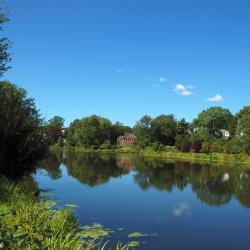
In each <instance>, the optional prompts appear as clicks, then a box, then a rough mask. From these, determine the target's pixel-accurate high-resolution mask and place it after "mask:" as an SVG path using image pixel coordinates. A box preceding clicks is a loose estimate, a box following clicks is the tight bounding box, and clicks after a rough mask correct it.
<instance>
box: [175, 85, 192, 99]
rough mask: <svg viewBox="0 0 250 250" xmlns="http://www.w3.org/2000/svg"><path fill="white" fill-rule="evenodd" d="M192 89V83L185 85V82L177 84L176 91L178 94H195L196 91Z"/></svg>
mask: <svg viewBox="0 0 250 250" xmlns="http://www.w3.org/2000/svg"><path fill="white" fill-rule="evenodd" d="M190 89H193V86H192V85H184V84H180V83H178V84H176V85H175V88H174V91H175V92H176V93H177V94H178V95H182V96H190V95H193V94H194V92H193V91H191V90H190Z"/></svg>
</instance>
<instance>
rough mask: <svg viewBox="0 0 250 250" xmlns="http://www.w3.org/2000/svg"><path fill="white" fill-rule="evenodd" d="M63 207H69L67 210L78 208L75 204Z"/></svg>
mask: <svg viewBox="0 0 250 250" xmlns="http://www.w3.org/2000/svg"><path fill="white" fill-rule="evenodd" d="M65 206H66V207H69V208H77V207H79V206H77V205H75V204H66V205H65Z"/></svg>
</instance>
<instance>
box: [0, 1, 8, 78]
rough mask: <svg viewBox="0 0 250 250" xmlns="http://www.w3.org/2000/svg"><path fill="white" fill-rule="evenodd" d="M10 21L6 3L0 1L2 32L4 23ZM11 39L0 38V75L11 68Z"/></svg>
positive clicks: (0, 28) (0, 29) (0, 26)
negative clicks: (9, 64)
mask: <svg viewBox="0 0 250 250" xmlns="http://www.w3.org/2000/svg"><path fill="white" fill-rule="evenodd" d="M7 21H8V18H7V11H6V5H5V3H4V1H0V32H1V31H3V24H4V23H5V22H7ZM9 48H10V41H9V40H8V39H7V38H3V37H1V38H0V76H2V75H3V74H4V72H5V71H7V70H8V69H9V66H8V63H9V61H10V54H9V52H8V50H9Z"/></svg>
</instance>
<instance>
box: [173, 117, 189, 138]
mask: <svg viewBox="0 0 250 250" xmlns="http://www.w3.org/2000/svg"><path fill="white" fill-rule="evenodd" d="M188 129H189V123H188V122H186V120H185V119H184V118H183V119H181V120H180V121H178V122H177V124H176V135H177V136H178V135H181V136H183V135H186V134H188Z"/></svg>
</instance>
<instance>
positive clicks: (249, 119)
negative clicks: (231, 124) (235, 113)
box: [236, 112, 250, 154]
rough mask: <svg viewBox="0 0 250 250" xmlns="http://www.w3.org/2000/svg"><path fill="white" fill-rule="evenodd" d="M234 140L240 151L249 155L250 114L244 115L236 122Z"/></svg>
mask: <svg viewBox="0 0 250 250" xmlns="http://www.w3.org/2000/svg"><path fill="white" fill-rule="evenodd" d="M236 139H237V141H238V142H239V146H240V148H241V150H243V151H244V152H247V153H248V154H250V113H248V112H247V113H245V114H244V115H242V116H241V118H240V119H239V121H238V125H237V128H236Z"/></svg>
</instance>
